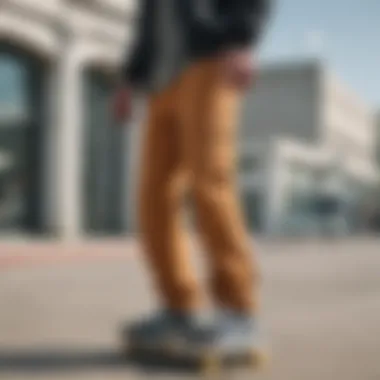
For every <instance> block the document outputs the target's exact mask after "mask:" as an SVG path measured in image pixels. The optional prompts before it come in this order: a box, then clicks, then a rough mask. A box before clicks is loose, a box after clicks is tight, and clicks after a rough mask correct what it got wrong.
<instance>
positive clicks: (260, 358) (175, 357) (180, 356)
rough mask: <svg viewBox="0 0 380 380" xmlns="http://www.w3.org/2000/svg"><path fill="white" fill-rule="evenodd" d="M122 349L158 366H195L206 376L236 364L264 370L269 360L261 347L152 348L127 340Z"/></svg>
mask: <svg viewBox="0 0 380 380" xmlns="http://www.w3.org/2000/svg"><path fill="white" fill-rule="evenodd" d="M123 352H124V354H125V355H127V356H128V358H130V359H131V358H132V359H133V358H135V359H138V360H142V361H143V362H146V363H150V364H152V363H154V364H156V365H158V366H170V367H172V366H175V367H177V366H178V367H179V368H186V369H192V370H195V371H196V372H199V373H200V374H202V375H204V376H210V375H211V376H212V375H217V374H220V373H222V372H223V371H224V370H225V369H231V368H236V367H239V368H240V367H244V368H249V369H252V370H261V369H264V368H266V367H267V365H268V362H269V356H268V354H267V352H266V351H265V350H263V349H258V348H252V349H249V350H242V351H235V352H228V353H225V352H218V350H217V349H199V348H197V347H183V346H181V345H179V344H178V345H177V346H174V345H173V346H171V347H170V346H166V347H153V346H150V345H145V346H141V345H137V344H134V343H133V342H129V343H128V342H125V343H124V345H123ZM154 364H153V365H154Z"/></svg>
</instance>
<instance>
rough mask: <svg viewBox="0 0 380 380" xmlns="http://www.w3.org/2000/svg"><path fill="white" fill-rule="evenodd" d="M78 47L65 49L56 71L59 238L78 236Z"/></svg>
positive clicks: (54, 207) (55, 219)
mask: <svg viewBox="0 0 380 380" xmlns="http://www.w3.org/2000/svg"><path fill="white" fill-rule="evenodd" d="M79 58H80V46H78V44H76V43H75V41H72V42H71V43H68V44H67V45H66V46H64V49H63V50H62V53H61V54H60V57H59V61H58V62H57V66H56V70H55V74H54V77H55V91H54V92H55V96H54V99H55V120H56V122H55V124H54V126H53V127H54V130H55V133H54V144H53V146H54V152H52V156H54V160H53V161H54V162H53V164H52V165H51V167H52V175H51V176H50V177H51V181H53V183H52V186H51V187H52V189H53V197H51V207H52V213H51V214H52V215H51V217H52V218H53V223H54V227H55V229H56V231H57V233H58V234H59V236H60V237H62V238H64V239H69V240H72V239H76V238H78V237H80V236H81V226H82V200H81V196H82V195H81V178H82V159H83V154H84V152H83V142H82V139H83V131H82V129H83V122H82V119H83V104H82V73H81V68H80V59H79Z"/></svg>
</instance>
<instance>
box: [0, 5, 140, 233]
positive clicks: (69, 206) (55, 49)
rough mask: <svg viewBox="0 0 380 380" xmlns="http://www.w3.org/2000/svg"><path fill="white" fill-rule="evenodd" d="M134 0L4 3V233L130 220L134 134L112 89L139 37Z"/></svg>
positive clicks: (0, 101)
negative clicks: (113, 102) (115, 119)
mask: <svg viewBox="0 0 380 380" xmlns="http://www.w3.org/2000/svg"><path fill="white" fill-rule="evenodd" d="M134 15H135V6H134V4H133V2H132V1H128V0H120V1H118V0H92V1H80V0H49V1H35V0H3V1H1V3H0V233H2V234H6V235H9V234H13V233H14V234H30V233H32V234H38V235H41V234H47V235H54V236H59V237H62V238H67V239H75V238H77V237H81V236H85V235H92V234H94V233H96V234H110V233H112V234H113V233H115V234H117V233H123V232H124V231H126V230H127V229H128V220H127V217H126V215H127V208H128V206H129V202H130V200H129V198H128V197H129V191H128V190H129V186H128V172H129V169H130V165H131V163H130V154H131V153H130V152H131V149H130V147H131V145H133V144H131V142H130V136H129V133H128V132H127V131H125V130H123V129H122V128H117V127H116V126H112V121H111V118H110V114H109V95H110V92H111V89H112V86H113V84H114V81H115V76H116V73H117V69H118V66H119V63H120V60H121V56H122V54H123V51H124V49H125V46H127V45H128V43H129V41H130V40H131V38H132V37H133V36H132V35H131V33H130V32H131V29H130V27H131V25H132V24H133V20H134Z"/></svg>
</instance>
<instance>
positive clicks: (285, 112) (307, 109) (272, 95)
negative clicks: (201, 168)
mask: <svg viewBox="0 0 380 380" xmlns="http://www.w3.org/2000/svg"><path fill="white" fill-rule="evenodd" d="M318 73H319V68H318V65H317V64H316V63H314V62H311V63H309V62H304V63H302V64H295V63H293V64H273V65H269V66H265V67H263V68H262V69H261V71H260V72H259V79H258V82H257V84H256V85H255V86H254V88H253V89H252V91H251V93H250V94H249V95H248V97H247V100H246V105H245V107H244V112H243V119H242V124H243V130H242V138H243V139H246V138H251V139H253V140H254V139H260V140H268V139H269V138H271V137H272V136H288V137H297V138H300V139H306V140H310V139H313V138H314V137H315V136H316V135H317V128H318V124H317V121H318V75H319V74H318Z"/></svg>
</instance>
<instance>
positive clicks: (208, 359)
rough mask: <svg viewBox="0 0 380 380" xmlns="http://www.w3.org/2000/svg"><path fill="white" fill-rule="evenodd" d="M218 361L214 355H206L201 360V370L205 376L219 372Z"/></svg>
mask: <svg viewBox="0 0 380 380" xmlns="http://www.w3.org/2000/svg"><path fill="white" fill-rule="evenodd" d="M219 370H220V363H219V360H218V359H217V358H216V357H215V356H214V355H206V356H205V357H204V358H202V361H201V371H202V374H204V375H205V376H212V375H215V374H217V373H218V372H219Z"/></svg>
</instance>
